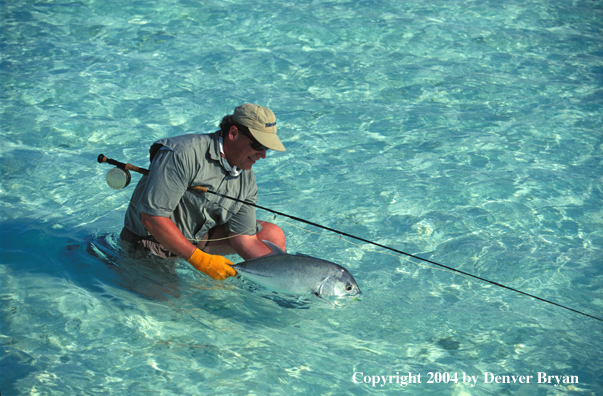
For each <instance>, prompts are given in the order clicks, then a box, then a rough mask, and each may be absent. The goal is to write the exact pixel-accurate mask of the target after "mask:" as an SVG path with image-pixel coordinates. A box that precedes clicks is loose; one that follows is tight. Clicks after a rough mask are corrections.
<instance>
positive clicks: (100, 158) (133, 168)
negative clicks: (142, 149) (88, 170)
mask: <svg viewBox="0 0 603 396" xmlns="http://www.w3.org/2000/svg"><path fill="white" fill-rule="evenodd" d="M96 160H97V161H98V163H99V164H102V163H104V162H106V163H107V164H111V165H115V166H117V167H118V168H121V169H124V170H128V171H132V172H138V173H142V174H143V175H148V174H149V170H148V169H144V168H139V167H137V166H135V165H132V164H124V163H123V162H119V161H115V160H113V159H111V158H107V157H105V156H104V155H103V154H100V155H99V156H98V158H97V159H96Z"/></svg>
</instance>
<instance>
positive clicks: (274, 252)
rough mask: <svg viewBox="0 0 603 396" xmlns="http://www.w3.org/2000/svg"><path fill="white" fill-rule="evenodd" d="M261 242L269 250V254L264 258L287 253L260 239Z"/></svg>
mask: <svg viewBox="0 0 603 396" xmlns="http://www.w3.org/2000/svg"><path fill="white" fill-rule="evenodd" d="M262 242H264V243H265V244H266V246H268V247H269V248H270V253H269V254H267V255H266V256H276V255H279V254H287V252H285V251H284V250H283V249H281V248H280V247H278V246H276V245H275V244H274V243H272V242H270V241H266V240H265V239H262Z"/></svg>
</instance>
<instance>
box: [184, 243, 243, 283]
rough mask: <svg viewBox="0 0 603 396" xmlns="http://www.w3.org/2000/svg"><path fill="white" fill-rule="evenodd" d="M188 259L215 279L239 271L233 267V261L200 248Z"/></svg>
mask: <svg viewBox="0 0 603 396" xmlns="http://www.w3.org/2000/svg"><path fill="white" fill-rule="evenodd" d="M187 261H188V262H189V264H190V265H192V266H193V267H195V268H196V269H197V270H198V271H201V272H203V273H204V274H207V275H209V276H211V277H212V278H214V279H218V280H222V279H226V278H229V277H231V276H235V275H236V274H237V271H235V270H234V268H232V267H231V265H232V261H230V260H228V259H227V258H225V257H222V256H216V255H213V254H208V253H205V252H202V251H201V250H200V249H196V250H195V252H194V253H193V254H192V255H191V256H190V257H189V258H188V260H187Z"/></svg>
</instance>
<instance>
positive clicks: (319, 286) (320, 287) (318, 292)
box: [314, 276, 331, 297]
mask: <svg viewBox="0 0 603 396" xmlns="http://www.w3.org/2000/svg"><path fill="white" fill-rule="evenodd" d="M330 278H331V277H330V276H327V277H326V278H324V279H323V281H322V282H320V285H318V291H315V292H314V294H316V295H317V296H318V297H320V296H321V294H322V288H323V287H324V285H325V284H326V283H327V282H328V281H329V279H330Z"/></svg>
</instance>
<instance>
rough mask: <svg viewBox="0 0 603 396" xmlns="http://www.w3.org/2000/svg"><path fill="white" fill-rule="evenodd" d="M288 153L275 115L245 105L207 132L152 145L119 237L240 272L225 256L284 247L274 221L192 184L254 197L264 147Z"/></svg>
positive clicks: (219, 272) (206, 269)
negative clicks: (146, 169) (146, 170)
mask: <svg viewBox="0 0 603 396" xmlns="http://www.w3.org/2000/svg"><path fill="white" fill-rule="evenodd" d="M268 149H273V150H277V151H285V147H284V146H283V144H282V143H281V141H280V139H279V138H278V136H277V135H276V118H275V116H274V113H273V112H272V111H271V110H269V109H267V108H265V107H262V106H258V105H255V104H250V103H246V104H243V105H241V106H238V107H237V108H236V109H235V111H234V114H232V115H227V116H225V117H224V118H223V119H222V122H221V123H220V130H219V131H217V132H215V133H213V134H206V135H196V134H191V135H182V136H177V137H173V138H167V139H162V140H159V141H157V142H156V143H155V144H153V146H152V147H151V166H150V168H149V171H150V172H149V175H148V176H143V177H142V178H141V179H140V181H139V182H138V185H137V186H136V189H135V190H134V193H133V195H132V199H131V201H130V205H129V206H128V210H127V212H126V217H125V222H124V225H125V227H124V229H123V230H122V233H121V238H122V239H123V240H125V241H127V242H130V243H132V244H134V245H135V246H137V247H140V248H143V249H146V250H149V251H151V252H152V253H153V254H155V255H157V256H159V257H163V258H167V257H176V256H178V257H181V258H183V259H186V260H187V261H188V262H189V263H190V264H191V265H192V266H193V267H195V268H196V269H197V270H199V271H201V272H203V273H205V274H207V275H209V276H211V277H212V278H214V279H225V278H228V277H230V276H234V275H236V271H235V270H234V269H233V268H232V267H231V265H232V262H231V261H230V260H228V259H226V258H224V257H222V255H225V254H232V253H237V254H238V255H239V256H241V257H242V258H243V259H245V260H247V259H250V258H253V257H259V256H263V255H266V254H268V253H270V249H269V248H268V247H267V246H266V245H265V244H264V243H263V242H262V240H268V241H270V242H272V243H274V244H276V245H278V246H279V247H281V248H282V249H283V250H285V249H286V246H285V245H286V241H285V234H284V232H283V231H282V230H281V228H280V227H278V226H277V225H275V224H272V223H269V222H263V221H257V220H256V216H255V207H253V206H251V205H247V204H243V203H241V202H237V201H234V200H230V199H228V198H224V197H220V196H217V195H214V194H209V193H201V192H198V191H193V190H190V189H189V187H193V186H203V187H206V188H208V189H209V190H211V191H215V192H218V193H220V194H224V195H227V196H230V197H233V198H237V199H239V200H242V201H245V202H250V203H254V204H255V203H256V202H257V191H258V188H257V184H256V182H255V176H254V174H253V171H252V170H251V168H252V166H253V164H255V162H257V161H258V160H260V159H263V158H266V150H268Z"/></svg>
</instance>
